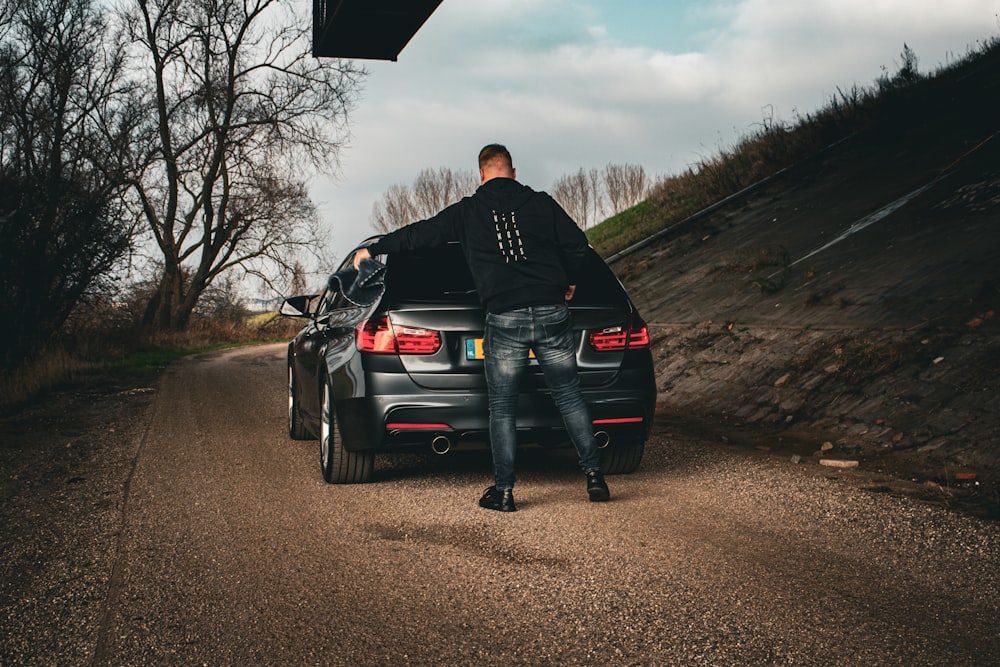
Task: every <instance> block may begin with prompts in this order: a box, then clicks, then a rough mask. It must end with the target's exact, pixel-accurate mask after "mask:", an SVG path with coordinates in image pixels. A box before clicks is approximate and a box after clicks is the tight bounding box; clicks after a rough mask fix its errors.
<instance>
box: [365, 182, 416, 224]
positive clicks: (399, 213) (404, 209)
mask: <svg viewBox="0 0 1000 667" xmlns="http://www.w3.org/2000/svg"><path fill="white" fill-rule="evenodd" d="M417 219H418V218H417V213H416V207H415V206H414V204H413V193H412V192H411V191H410V188H409V187H407V186H405V185H402V184H399V183H396V184H394V185H390V186H389V189H388V190H386V191H385V193H383V195H382V199H380V200H378V201H377V202H375V203H374V204H373V205H372V227H374V228H375V231H377V232H379V233H381V234H387V233H389V232H391V231H392V230H394V229H397V228H398V227H402V226H404V225H408V224H409V223H411V222H413V221H414V220H417Z"/></svg>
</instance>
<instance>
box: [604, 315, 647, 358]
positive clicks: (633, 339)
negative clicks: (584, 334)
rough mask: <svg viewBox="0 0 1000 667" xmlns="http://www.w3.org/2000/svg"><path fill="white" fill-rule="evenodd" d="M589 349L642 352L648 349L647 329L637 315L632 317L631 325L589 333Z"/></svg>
mask: <svg viewBox="0 0 1000 667" xmlns="http://www.w3.org/2000/svg"><path fill="white" fill-rule="evenodd" d="M590 347H592V348H594V349H595V350H597V351H598V352H620V351H622V350H625V349H629V350H644V349H646V348H648V347H649V327H648V326H646V323H645V322H643V321H642V318H641V317H639V316H638V315H632V321H631V324H630V325H629V326H628V327H627V328H626V327H624V326H617V327H608V328H607V329H602V330H600V331H591V332H590Z"/></svg>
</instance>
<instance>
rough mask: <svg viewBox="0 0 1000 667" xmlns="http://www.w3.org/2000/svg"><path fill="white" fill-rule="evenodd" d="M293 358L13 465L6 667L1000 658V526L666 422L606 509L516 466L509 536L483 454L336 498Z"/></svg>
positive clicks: (551, 457)
mask: <svg viewBox="0 0 1000 667" xmlns="http://www.w3.org/2000/svg"><path fill="white" fill-rule="evenodd" d="M283 356H284V355H283V348H282V346H280V345H279V346H269V347H262V348H253V349H244V350H237V351H230V352H225V353H220V354H213V355H204V356H200V357H194V358H190V359H187V360H184V361H182V362H180V363H178V364H176V365H174V366H172V367H171V368H170V369H168V371H167V372H166V374H165V375H164V376H163V378H162V379H161V381H160V382H159V384H158V387H157V392H156V394H155V398H153V399H152V401H151V403H150V398H149V396H148V395H140V396H139V397H138V398H136V396H135V395H130V396H131V397H132V399H134V400H135V402H136V403H137V404H138V406H137V407H138V408H139V409H138V410H134V411H133V410H131V409H126V408H124V407H123V408H122V410H123V412H121V413H120V414H121V417H122V419H123V420H124V421H127V420H128V419H131V420H132V421H131V424H130V425H128V426H126V425H125V423H124V421H116V422H115V426H114V431H111V430H110V427H109V426H108V425H107V424H106V423H104V424H103V425H102V426H96V427H95V428H96V429H97V430H96V431H93V432H91V431H90V430H87V431H86V432H81V434H80V435H79V438H80V439H81V440H87V441H88V442H90V441H91V439H93V443H92V445H90V446H88V452H89V453H88V455H87V456H85V457H83V458H81V459H79V460H76V461H71V462H69V463H67V464H66V465H65V467H64V468H63V469H62V472H59V473H58V474H57V475H56V476H55V477H54V478H53V479H52V480H51V481H50V482H49V483H48V485H44V484H41V483H37V484H36V483H35V482H31V483H27V482H26V481H25V480H26V479H27V478H28V477H32V476H33V475H34V473H33V472H31V469H30V468H29V467H23V468H21V472H20V473H19V475H20V476H18V480H20V482H18V484H20V486H18V485H17V484H14V485H11V484H8V486H7V487H5V492H6V495H5V497H4V503H3V508H4V509H3V514H4V516H3V519H4V525H5V526H12V527H15V528H16V530H15V531H14V532H8V531H5V536H4V544H3V547H4V553H5V556H6V555H7V554H15V553H16V554H20V555H19V556H18V557H16V558H13V559H8V558H7V557H5V559H4V570H3V582H4V584H3V593H4V594H3V598H2V603H3V605H2V606H3V615H2V616H0V619H2V631H0V655H2V656H3V661H2V662H3V664H53V663H59V664H99V665H105V664H107V665H118V664H276V663H281V664H303V665H305V664H345V665H347V664H350V665H358V664H372V665H375V664H456V665H457V664H475V663H481V662H485V661H500V662H505V663H508V664H526V665H527V664H613V665H616V664H622V665H624V664H664V663H672V664H706V665H707V664H712V665H725V664H733V665H735V664H775V663H793V664H801V665H809V664H816V665H819V664H870V665H897V664H910V665H937V664H941V661H942V656H947V661H948V662H949V663H952V664H987V663H995V662H997V660H1000V635H998V633H997V628H996V624H995V620H994V619H995V618H996V617H997V613H998V611H1000V609H998V602H997V601H998V600H1000V595H998V593H1000V581H998V575H997V572H998V571H1000V568H998V565H1000V536H998V534H997V532H996V531H995V526H994V525H992V524H990V523H984V522H981V521H978V520H976V519H973V518H967V517H964V516H961V515H959V514H956V513H954V512H949V511H945V510H942V509H940V508H935V507H932V506H929V505H926V504H924V503H919V502H915V501H913V500H910V499H908V498H897V497H892V496H890V495H887V494H882V493H872V492H870V491H866V490H865V489H864V486H865V483H862V482H859V481H857V480H854V479H852V478H850V477H849V476H843V475H840V474H831V473H830V471H828V470H823V469H821V468H820V467H819V466H817V465H813V464H812V463H809V462H802V463H800V464H792V463H791V462H790V461H789V460H788V459H786V458H785V457H784V456H777V455H773V454H772V453H766V452H762V451H759V450H756V449H746V448H741V447H734V446H732V445H726V444H719V443H706V442H704V441H702V440H699V439H696V438H690V437H689V436H687V435H684V434H683V433H681V432H679V431H674V429H673V428H672V427H671V425H670V424H660V425H659V426H658V428H657V432H656V434H655V435H654V438H653V439H652V440H651V442H650V443H649V448H648V456H647V458H646V460H645V461H644V463H643V466H642V467H641V469H640V471H639V472H637V473H636V474H634V475H629V476H617V477H614V478H612V479H611V480H610V481H611V485H612V492H613V495H614V498H613V501H612V502H611V503H608V504H591V503H588V502H586V499H585V494H584V491H583V482H582V480H581V479H580V478H579V475H578V474H577V473H576V472H575V470H574V466H573V464H572V461H571V459H570V458H567V456H566V454H565V453H544V452H530V453H527V454H526V455H525V456H523V457H522V459H521V464H520V481H519V485H518V489H517V493H518V495H517V499H518V505H519V508H520V511H519V512H517V513H515V514H513V515H501V514H497V513H490V512H487V511H485V510H481V509H480V508H478V507H477V506H476V500H477V498H478V496H479V494H480V493H481V491H482V488H483V487H484V486H485V485H486V484H487V483H488V477H489V473H488V461H487V460H486V458H485V457H484V456H482V455H479V454H474V453H472V454H462V455H456V456H448V457H434V456H431V455H428V456H410V457H403V458H399V459H391V460H390V459H386V460H381V459H380V461H379V466H378V470H379V474H378V479H377V480H376V481H375V483H373V484H369V485H362V486H329V485H326V484H324V483H323V482H322V480H321V478H320V475H319V473H318V464H317V460H316V459H317V452H316V451H315V450H316V449H317V446H316V443H311V442H293V441H290V440H288V439H287V438H286V437H285V433H284V419H285V415H284V412H285V400H284V385H283V381H284V375H283V372H282V371H283V369H282V363H283ZM143 402H146V403H149V405H148V406H143V405H142V403H143ZM112 433H113V434H116V435H118V434H122V433H126V434H128V437H126V438H125V440H124V442H122V441H116V439H115V438H114V437H112V438H110V439H107V436H109V435H111V434H112ZM22 445H23V443H22ZM4 452H5V454H6V455H8V456H9V455H10V452H11V444H10V443H5V449H4ZM24 460H25V461H27V459H26V458H25V459H24ZM133 462H134V467H133V465H132V463H133ZM6 463H10V461H9V460H8V461H6V462H5V464H6ZM67 475H68V477H67ZM32 478H33V479H34V477H32ZM74 478H79V480H78V481H72V482H71V481H69V480H70V479H74ZM115 485H117V486H115ZM123 494H125V495H123ZM67 495H71V496H72V497H71V500H67V501H66V502H60V498H62V497H64V496H67ZM50 507H51V508H52V510H51V511H50V510H48V509H47V508H50ZM95 507H102V508H103V509H102V510H101V511H95V509H94V508H95ZM39 519H44V520H43V521H39ZM54 523H58V524H59V525H60V526H61V527H60V528H59V529H58V530H56V529H55V528H52V527H50V524H54ZM14 533H16V535H15V534H14ZM32 559H34V560H32ZM32 562H33V563H34V565H30V564H29V563H32ZM74 610H75V611H74Z"/></svg>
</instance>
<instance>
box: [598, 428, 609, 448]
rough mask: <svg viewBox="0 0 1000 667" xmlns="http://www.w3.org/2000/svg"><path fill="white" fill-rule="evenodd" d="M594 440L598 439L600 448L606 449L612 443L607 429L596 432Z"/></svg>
mask: <svg viewBox="0 0 1000 667" xmlns="http://www.w3.org/2000/svg"><path fill="white" fill-rule="evenodd" d="M594 440H596V441H597V448H598V449H604V448H605V447H607V446H608V445H610V444H611V436H610V435H608V433H607V431H598V432H597V433H595V434H594Z"/></svg>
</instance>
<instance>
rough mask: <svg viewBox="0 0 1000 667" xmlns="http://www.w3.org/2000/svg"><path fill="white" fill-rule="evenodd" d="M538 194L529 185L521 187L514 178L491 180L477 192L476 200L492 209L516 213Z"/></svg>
mask: <svg viewBox="0 0 1000 667" xmlns="http://www.w3.org/2000/svg"><path fill="white" fill-rule="evenodd" d="M536 194H538V193H537V192H535V191H534V190H532V189H531V188H529V187H528V186H527V185H521V184H520V183H518V182H517V181H515V180H514V179H513V178H491V179H490V180H488V181H486V182H485V183H483V184H482V185H480V186H479V189H478V190H476V194H475V195H473V196H474V197H475V198H476V199H478V200H479V201H481V202H482V203H484V204H486V205H487V206H489V207H490V208H491V209H494V210H497V209H502V210H506V211H516V210H518V209H519V208H521V207H522V206H524V205H525V204H527V203H528V201H529V200H530V199H531V198H532V197H534V196H535V195H536Z"/></svg>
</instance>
